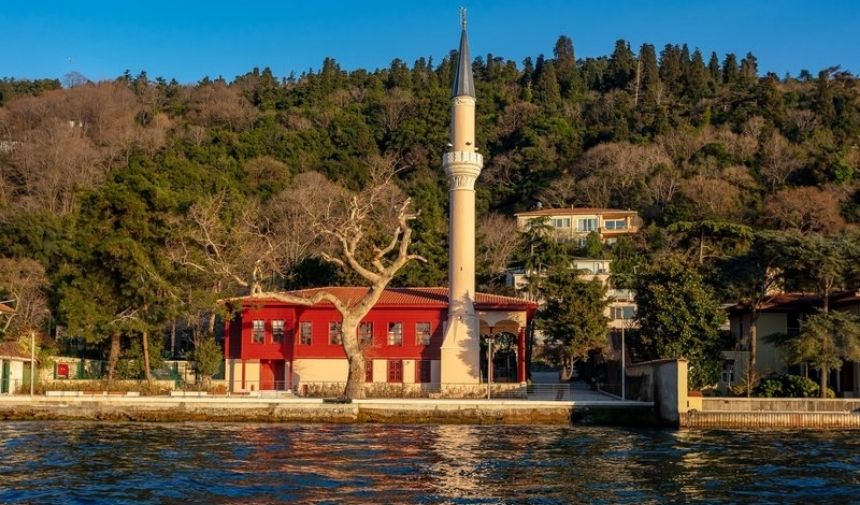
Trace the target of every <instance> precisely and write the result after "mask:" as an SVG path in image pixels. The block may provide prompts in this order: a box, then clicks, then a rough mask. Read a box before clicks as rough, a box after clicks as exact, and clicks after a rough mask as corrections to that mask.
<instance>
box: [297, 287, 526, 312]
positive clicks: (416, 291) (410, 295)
mask: <svg viewBox="0 0 860 505" xmlns="http://www.w3.org/2000/svg"><path fill="white" fill-rule="evenodd" d="M368 289H369V288H366V287H353V286H335V287H326V288H312V289H301V290H297V291H289V293H290V294H294V295H297V296H313V295H314V294H316V293H319V292H321V291H327V292H329V293H331V294H333V295H335V296H336V297H338V298H339V299H341V300H343V301H344V302H348V301H357V300H358V299H359V298H361V297H362V296H364V294H365V293H367V290H368ZM320 303H322V304H325V303H327V302H320ZM380 305H431V306H432V305H435V306H439V307H447V306H448V288H443V287H422V288H388V289H386V290H385V292H384V293H383V294H382V296H381V297H380V298H379V301H378V302H377V303H376V306H380ZM495 307H517V308H521V310H527V309H534V308H537V303H535V302H530V301H528V300H524V299H522V298H516V297H513V296H502V295H495V294H491V293H475V308H477V309H479V310H481V309H490V308H495Z"/></svg>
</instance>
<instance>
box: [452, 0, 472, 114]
mask: <svg viewBox="0 0 860 505" xmlns="http://www.w3.org/2000/svg"><path fill="white" fill-rule="evenodd" d="M466 24H467V21H466V8H465V7H460V28H461V30H462V31H461V32H460V50H459V51H458V55H457V69H456V73H455V74H454V86H453V87H452V88H451V97H452V98H453V97H455V96H471V97H474V96H475V81H474V79H473V78H472V57H471V56H470V55H469V36H468V35H467V34H466Z"/></svg>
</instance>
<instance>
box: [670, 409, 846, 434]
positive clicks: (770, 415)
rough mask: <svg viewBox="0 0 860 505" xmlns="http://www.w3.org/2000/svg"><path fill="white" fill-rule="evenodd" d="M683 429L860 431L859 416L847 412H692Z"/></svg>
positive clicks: (684, 417) (687, 415)
mask: <svg viewBox="0 0 860 505" xmlns="http://www.w3.org/2000/svg"><path fill="white" fill-rule="evenodd" d="M681 426H682V427H683V428H725V429H804V430H860V414H852V413H846V412H689V413H687V414H686V415H684V416H683V417H682V419H681Z"/></svg>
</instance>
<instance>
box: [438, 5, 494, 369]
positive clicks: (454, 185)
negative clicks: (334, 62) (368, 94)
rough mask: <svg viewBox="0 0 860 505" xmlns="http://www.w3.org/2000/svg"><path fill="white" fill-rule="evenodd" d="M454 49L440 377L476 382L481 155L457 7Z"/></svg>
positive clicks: (446, 164)
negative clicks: (445, 306)
mask: <svg viewBox="0 0 860 505" xmlns="http://www.w3.org/2000/svg"><path fill="white" fill-rule="evenodd" d="M460 17H461V25H462V33H461V35H460V53H459V57H458V60H457V69H456V73H455V75H454V85H453V88H452V90H451V132H450V135H451V144H450V148H449V151H448V152H447V153H445V155H444V156H443V158H442V166H443V167H445V175H447V176H448V185H449V202H450V203H449V205H450V207H449V218H448V219H449V224H448V322H447V325H446V330H445V340H444V341H443V342H442V355H441V358H442V362H441V373H440V375H441V377H440V379H441V383H442V386H445V385H446V384H477V383H478V382H480V377H481V373H480V364H479V363H480V361H479V352H480V333H479V332H480V326H479V323H478V318H477V317H476V315H475V305H474V299H475V180H476V179H477V178H478V175H479V174H480V173H481V168H482V167H483V166H484V158H483V157H482V156H481V155H480V154H478V153H477V152H476V149H475V83H474V81H473V79H472V60H471V58H470V57H469V39H468V37H467V36H466V16H465V10H461V12H460Z"/></svg>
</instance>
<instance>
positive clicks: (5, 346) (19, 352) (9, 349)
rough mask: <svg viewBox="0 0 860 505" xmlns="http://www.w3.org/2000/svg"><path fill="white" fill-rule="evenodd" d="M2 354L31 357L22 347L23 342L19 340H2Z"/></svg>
mask: <svg viewBox="0 0 860 505" xmlns="http://www.w3.org/2000/svg"><path fill="white" fill-rule="evenodd" d="M0 356H4V357H7V358H27V359H28V360H29V359H30V355H29V354H28V353H27V352H25V351H24V349H22V348H21V344H19V343H18V342H0Z"/></svg>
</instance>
